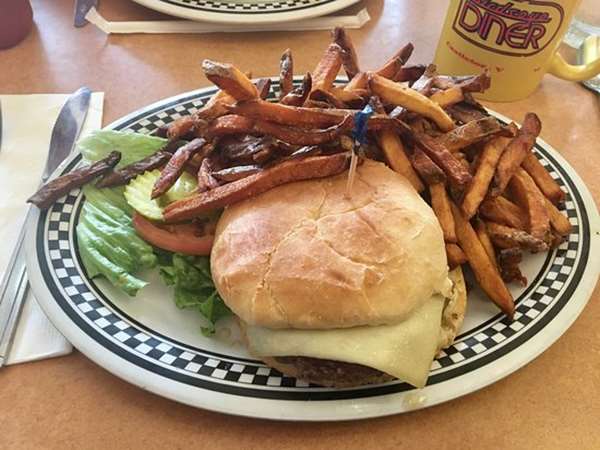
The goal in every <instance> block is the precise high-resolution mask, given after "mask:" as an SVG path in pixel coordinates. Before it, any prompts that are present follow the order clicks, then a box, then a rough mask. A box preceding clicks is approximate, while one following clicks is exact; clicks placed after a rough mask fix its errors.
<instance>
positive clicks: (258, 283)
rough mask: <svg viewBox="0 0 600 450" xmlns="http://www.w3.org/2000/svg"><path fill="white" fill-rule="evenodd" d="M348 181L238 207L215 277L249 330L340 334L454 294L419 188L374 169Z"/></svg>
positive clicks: (227, 216) (218, 251) (223, 228)
mask: <svg viewBox="0 0 600 450" xmlns="http://www.w3.org/2000/svg"><path fill="white" fill-rule="evenodd" d="M346 179H347V174H346V173H344V174H342V175H338V176H336V177H331V178H326V179H319V180H310V181H303V182H297V183H291V184H287V185H284V186H280V187H277V188H275V189H272V190H270V191H268V192H266V193H264V194H261V195H258V196H256V197H254V198H251V199H248V200H245V201H243V202H240V203H237V204H235V205H232V206H230V207H228V208H227V209H226V210H225V212H224V213H223V215H222V216H221V219H220V220H219V223H218V226H217V230H216V234H215V240H214V245H213V249H212V252H211V270H212V276H213V279H214V282H215V285H216V287H217V290H218V291H219V294H220V295H221V296H222V298H223V299H224V301H225V302H226V303H227V305H228V306H229V307H230V308H231V309H232V310H233V312H234V313H235V314H236V315H237V316H239V317H240V319H241V320H242V321H244V322H246V323H248V324H252V325H258V326H264V327H268V328H304V329H330V328H344V327H353V326H360V325H382V324H391V323H397V322H400V321H401V320H403V318H404V317H406V316H407V315H408V314H410V312H411V311H412V310H413V309H414V308H415V307H417V306H419V305H420V304H422V302H424V301H427V300H428V299H429V298H430V297H431V295H432V294H434V293H436V292H442V291H443V289H444V286H447V277H448V269H447V263H446V254H445V250H444V241H443V236H442V231H441V229H440V226H439V223H438V220H437V219H436V217H435V215H434V214H433V211H432V210H431V208H430V207H429V206H428V205H427V204H426V203H425V202H424V201H423V200H422V199H421V197H420V196H419V195H418V193H417V192H416V191H415V190H414V189H413V187H412V186H411V185H410V183H409V182H408V181H407V180H406V179H405V178H404V177H402V176H401V175H399V174H397V173H396V172H393V171H392V170H391V169H389V168H388V167H387V166H385V165H384V164H381V163H378V162H374V161H370V160H367V161H365V162H364V163H363V164H362V165H361V166H359V168H358V171H357V176H356V179H355V183H354V186H353V189H352V193H351V196H350V198H346V197H345V195H344V194H345V188H346Z"/></svg>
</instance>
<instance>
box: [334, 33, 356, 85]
mask: <svg viewBox="0 0 600 450" xmlns="http://www.w3.org/2000/svg"><path fill="white" fill-rule="evenodd" d="M332 34H333V42H335V43H336V44H337V45H339V46H340V48H341V49H342V66H343V67H344V70H345V71H346V75H348V79H349V80H351V79H352V78H354V76H355V75H356V74H357V73H359V72H360V69H359V67H358V56H357V55H356V50H355V49H354V44H352V40H351V39H350V36H348V34H347V33H346V30H344V29H343V28H342V27H335V29H334V30H333V33H332Z"/></svg>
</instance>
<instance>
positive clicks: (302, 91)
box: [280, 72, 312, 106]
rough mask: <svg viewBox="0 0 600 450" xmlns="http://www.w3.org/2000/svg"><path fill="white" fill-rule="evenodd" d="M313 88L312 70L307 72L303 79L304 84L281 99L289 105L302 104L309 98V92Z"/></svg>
mask: <svg viewBox="0 0 600 450" xmlns="http://www.w3.org/2000/svg"><path fill="white" fill-rule="evenodd" d="M311 89H312V76H311V74H310V72H307V73H306V75H304V78H303V79H302V85H301V86H300V87H298V88H295V89H293V90H292V91H291V92H289V93H287V94H286V95H285V96H284V97H283V98H282V99H281V103H280V104H281V105H289V106H302V105H304V102H305V101H306V99H307V98H308V94H310V91H311Z"/></svg>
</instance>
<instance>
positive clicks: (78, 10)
mask: <svg viewBox="0 0 600 450" xmlns="http://www.w3.org/2000/svg"><path fill="white" fill-rule="evenodd" d="M96 6H98V0H75V18H74V20H73V25H75V27H77V28H81V27H83V26H85V25H87V23H88V21H87V20H86V18H85V16H86V15H87V13H88V12H89V10H90V9H92V8H95V7H96Z"/></svg>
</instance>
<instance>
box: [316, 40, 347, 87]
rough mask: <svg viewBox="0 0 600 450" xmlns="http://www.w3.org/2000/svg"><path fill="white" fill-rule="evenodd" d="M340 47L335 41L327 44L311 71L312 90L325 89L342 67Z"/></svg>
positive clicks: (331, 83) (329, 85) (331, 84)
mask: <svg viewBox="0 0 600 450" xmlns="http://www.w3.org/2000/svg"><path fill="white" fill-rule="evenodd" d="M342 53H343V50H342V48H341V47H340V46H339V45H338V44H335V43H332V44H329V47H327V50H325V53H324V54H323V56H322V57H321V60H320V61H319V63H318V64H317V67H315V70H313V72H312V90H313V91H315V90H317V89H322V90H324V91H327V90H328V89H329V88H331V86H333V82H334V81H335V77H336V76H337V74H338V72H339V71H340V68H341V67H342Z"/></svg>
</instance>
